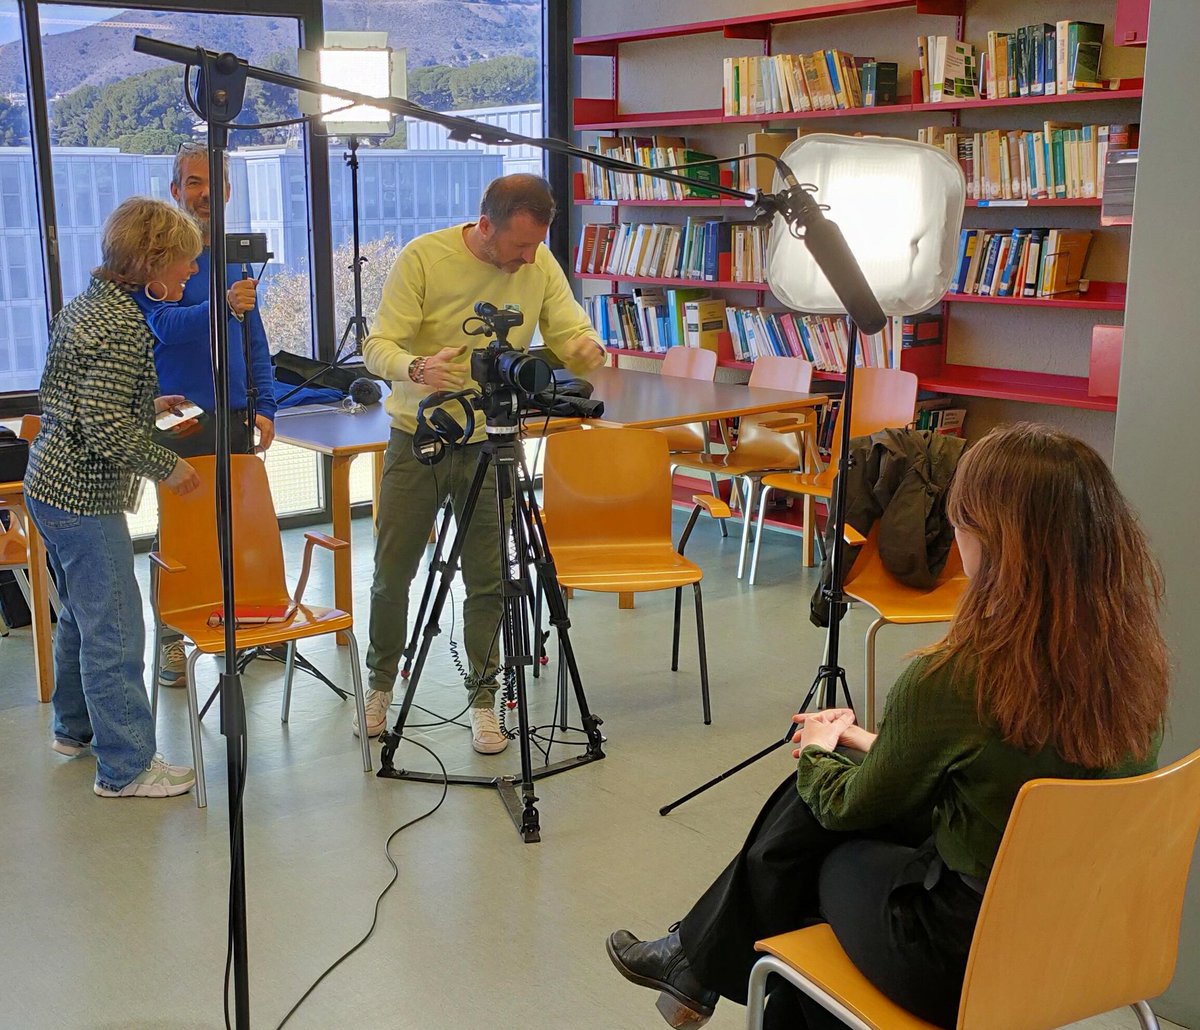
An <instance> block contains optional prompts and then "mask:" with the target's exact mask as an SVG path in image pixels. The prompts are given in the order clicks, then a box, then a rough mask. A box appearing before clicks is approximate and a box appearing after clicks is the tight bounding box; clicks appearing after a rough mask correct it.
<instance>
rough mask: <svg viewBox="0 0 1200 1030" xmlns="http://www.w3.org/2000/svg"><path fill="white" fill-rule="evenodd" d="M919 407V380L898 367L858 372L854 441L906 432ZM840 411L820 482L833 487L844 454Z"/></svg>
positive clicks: (856, 378)
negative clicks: (883, 431) (884, 432)
mask: <svg viewBox="0 0 1200 1030" xmlns="http://www.w3.org/2000/svg"><path fill="white" fill-rule="evenodd" d="M916 406H917V377H916V376H915V375H913V373H912V372H904V371H902V370H901V369H898V368H859V369H856V370H855V372H854V403H853V407H854V411H853V412H852V414H851V421H850V439H851V440H853V439H855V438H856V437H859V436H870V435H871V434H872V433H878V432H879V431H880V430H881V429H903V428H904V427H905V426H907V425H908V424H909V423H910V422H912V420H913V413H914V410H915V409H916ZM844 411H845V409H844V407H843V408H839V409H838V413H837V419H836V420H835V422H834V426H833V442H832V443H831V445H830V457H829V464H828V465H827V466H826V467H825V471H824V472H822V473H821V476H820V477H819V478H820V482H821V483H822V485H824V486H827V487H829V488H832V487H833V481H834V479H835V478H836V476H837V465H838V460H839V459H840V458H841V454H842V415H843V414H844Z"/></svg>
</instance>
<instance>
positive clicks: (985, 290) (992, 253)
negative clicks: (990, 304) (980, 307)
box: [979, 233, 1004, 297]
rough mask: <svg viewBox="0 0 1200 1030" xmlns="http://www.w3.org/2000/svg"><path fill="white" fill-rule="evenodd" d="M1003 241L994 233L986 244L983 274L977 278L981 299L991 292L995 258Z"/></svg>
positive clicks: (1001, 236) (994, 272)
mask: <svg viewBox="0 0 1200 1030" xmlns="http://www.w3.org/2000/svg"><path fill="white" fill-rule="evenodd" d="M1003 239H1004V236H1003V235H1002V234H1001V233H996V235H995V236H993V237H992V241H991V243H989V244H988V249H987V254H986V255H984V258H985V260H984V263H983V272H982V273H981V274H980V276H979V294H980V296H982V297H986V296H988V295H989V294H990V293H991V292H992V287H991V282H992V276H993V275H995V274H996V258H997V257H998V256H999V254H1000V242H1001V241H1002V240H1003Z"/></svg>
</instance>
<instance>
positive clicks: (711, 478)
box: [708, 472, 729, 536]
mask: <svg viewBox="0 0 1200 1030" xmlns="http://www.w3.org/2000/svg"><path fill="white" fill-rule="evenodd" d="M708 484H709V486H711V487H712V492H713V496H714V497H720V496H721V488H720V486H719V485H718V484H717V474H716V473H715V472H710V473H709V474H708ZM717 521H718V522H719V523H721V536H729V526H728V524H727V523H728V522H729V520H728V519H717Z"/></svg>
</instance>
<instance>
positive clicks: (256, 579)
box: [150, 454, 371, 808]
mask: <svg viewBox="0 0 1200 1030" xmlns="http://www.w3.org/2000/svg"><path fill="white" fill-rule="evenodd" d="M188 461H189V462H191V465H192V467H193V468H194V469H195V470H196V472H197V474H198V475H199V476H200V480H201V484H202V485H201V486H200V488H199V489H198V490H194V491H192V493H190V494H188V495H186V496H185V497H179V496H177V495H176V494H174V493H172V492H171V491H170V490H166V489H164V488H162V487H160V488H159V491H158V506H159V507H158V511H159V540H160V548H159V550H158V551H156V552H153V553H152V554H151V555H150V560H151V562H152V563H153V564H154V566H155V567H156V569H157V571H158V575H157V576H156V577H155V579H156V585H155V590H156V594H157V604H156V606H155V607H156V610H157V611H158V612H159V615H160V618H161V620H162V622H163V623H165V624H166V625H168V626H171V627H173V628H174V629H176V630H178V631H179V632H180V633H182V634H183V635H184V636H185V637H187V638H188V639H190V640H191V641H192V643H193V644H195V645H196V646H195V649H194V650H193V651H192V653H191V654H190V655H189V656H188V669H187V701H188V721H189V723H190V725H191V732H192V757H193V761H194V765H195V768H196V803H197V805H199V807H201V808H203V807H204V806H205V805H207V804H208V796H207V792H206V790H205V786H204V755H203V751H202V748H201V740H200V712H199V706H198V704H197V700H196V676H195V671H196V660H197V659H198V658H199V657H200V655H201V654H223V653H224V652H225V629H224V627H223V626H210V625H209V624H208V619H209V616H210V615H211V614H212V612H213V611H214V610H215V609H218V608H220V607H221V604H222V585H221V566H220V560H219V558H218V551H217V529H216V492H215V468H216V459H215V458H214V457H212V456H208V457H203V458H189V459H188ZM230 461H231V469H230V476H231V480H232V494H233V499H232V507H233V527H234V529H233V532H234V552H233V553H234V586H235V589H236V590H237V604H238V606H243V605H245V606H252V605H253V606H257V605H270V606H277V605H283V606H287V605H294V606H295V611H294V613H293V614H292V615H291V616H290V617H289V618H288V619H287V620H286V621H284V622H275V623H267V624H264V625H252V626H247V627H245V628H244V629H238V630H237V649H238V651H243V650H246V649H248V648H251V647H260V646H264V645H270V644H283V643H286V644H287V659H286V665H285V670H286V671H285V673H284V683H283V707H282V710H281V712H280V721H282V722H287V721H288V711H289V709H290V707H291V701H292V674H293V672H294V671H295V658H296V642H297V641H298V640H304V639H307V638H308V637H316V636H322V635H324V634H326V633H345V635H346V641H347V643H348V644H349V647H350V672H351V677H352V678H353V681H354V701H355V705H356V707H357V709H358V724H359V725H360V726H365V725H366V711H365V710H364V706H363V690H362V674H361V671H360V669H359V660H358V643H357V642H356V641H355V639H354V631H353V623H354V620H353V618H352V617H351V616H350V615H349V614H347V613H346V612H343V611H339V610H338V609H336V608H317V607H315V606H312V605H307V604H304V603H303V597H304V588H305V585H306V584H307V583H308V574H309V569H310V567H311V564H312V555H313V548H314V547H316V546H319V547H324V548H326V549H327V550H330V551H339V550H341V549H342V548H345V547H349V546H350V545H349V544H347V543H346V542H345V541H342V540H337V539H335V538H334V537H331V536H326V535H325V534H324V533H315V532H308V533H305V534H304V538H305V540H306V541H307V543H306V544H305V547H304V564H303V566H302V567H301V570H300V578H299V580H298V581H297V582H296V592H295V594H289V593H288V589H287V582H286V580H285V579H284V566H283V547H282V545H281V543H280V538H279V522H278V521H277V519H276V517H275V505H274V502H273V501H272V499H271V490H270V485H269V484H268V482H267V470H266V466H264V465H263V463H262V462H261V461H260V460H259V459H258V458H256V457H254V456H253V455H250V454H235V455H233V456H232V457H231V459H230ZM158 635H159V634H158V630H157V629H156V631H155V641H154V656H155V659H154V675H153V676H152V677H151V680H150V682H151V684H152V687H151V709H152V711H153V712H154V713H155V715H157V713H158V660H159V659H158V655H159V653H160V650H161V648H160V642H159V640H158ZM359 739H360V743H361V745H362V760H363V770H364V771H365V772H370V771H371V749H370V745H369V742H368V740H367V735H366V734H365V733H364V734H362V735H361V736H360V738H359Z"/></svg>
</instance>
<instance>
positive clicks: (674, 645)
mask: <svg viewBox="0 0 1200 1030" xmlns="http://www.w3.org/2000/svg"><path fill="white" fill-rule="evenodd" d="M682 611H683V587H676V588H675V622H674V624H673V625H674V628H673V630H672V632H671V671H672V672H678V671H679V617H680V614H681V612H682Z"/></svg>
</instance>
